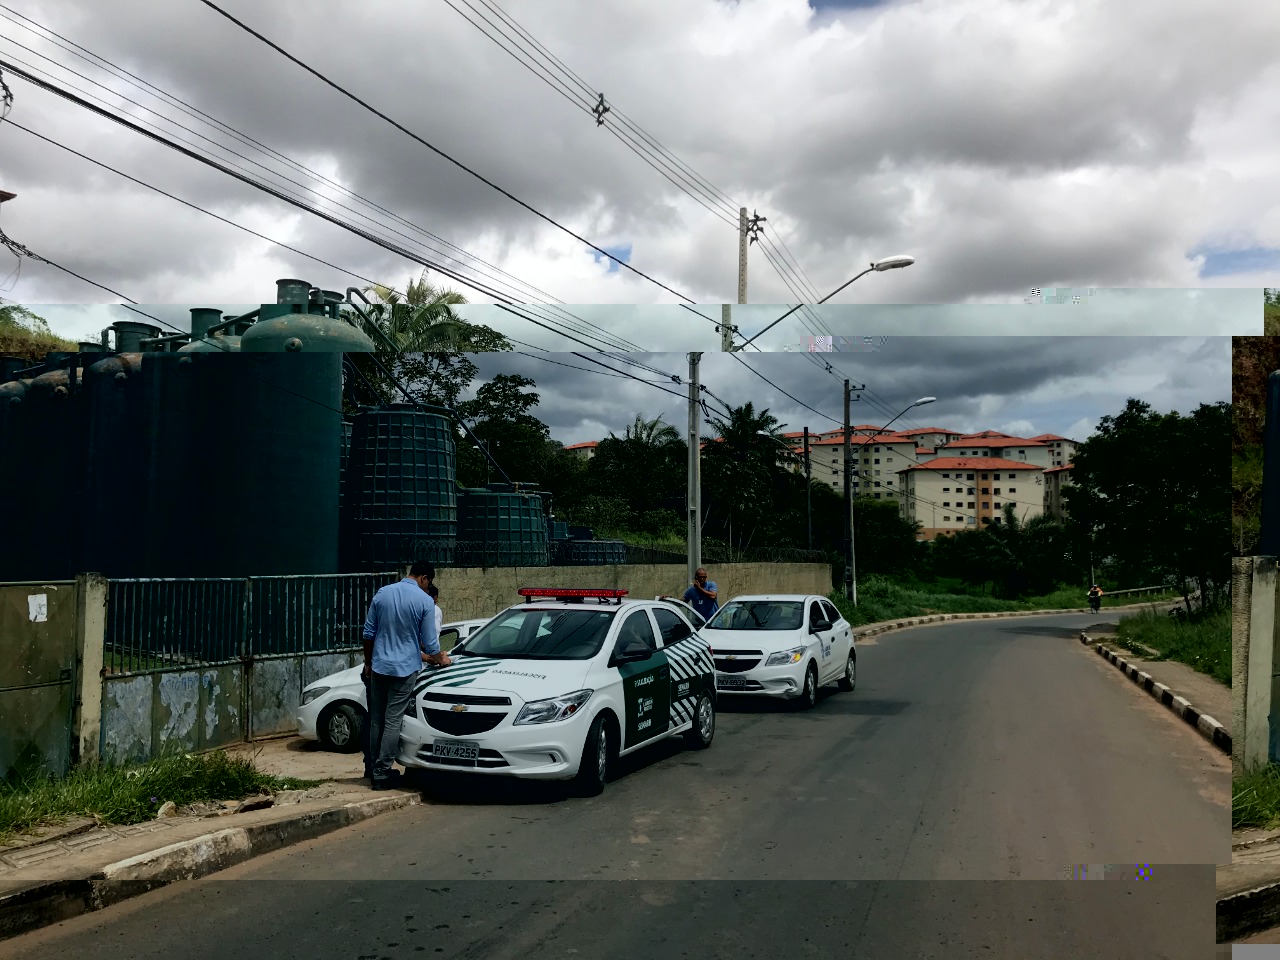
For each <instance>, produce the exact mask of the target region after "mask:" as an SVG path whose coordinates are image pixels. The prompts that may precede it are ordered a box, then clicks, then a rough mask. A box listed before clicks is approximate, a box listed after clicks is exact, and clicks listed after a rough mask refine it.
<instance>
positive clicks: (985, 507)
mask: <svg viewBox="0 0 1280 960" xmlns="http://www.w3.org/2000/svg"><path fill="white" fill-rule="evenodd" d="M982 509H983V510H990V509H991V501H989V500H988V501H986V502H984V503H983V504H982Z"/></svg>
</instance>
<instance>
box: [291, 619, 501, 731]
mask: <svg viewBox="0 0 1280 960" xmlns="http://www.w3.org/2000/svg"><path fill="white" fill-rule="evenodd" d="M488 622H489V619H488V618H487V617H486V618H484V619H483V620H460V621H458V622H456V623H446V624H444V625H443V626H442V627H441V628H440V649H441V650H444V651H445V652H449V651H450V650H454V649H456V648H457V647H458V645H459V644H461V643H463V642H464V641H465V640H466V639H467V637H469V636H471V635H472V634H473V633H475V632H476V631H477V630H479V629H480V628H481V627H483V626H484V625H485V624H486V623H488ZM363 671H364V665H363V664H357V665H356V666H354V667H350V668H349V669H346V670H339V671H338V672H337V673H331V674H329V676H327V677H322V678H321V679H319V680H317V681H316V682H315V683H311V684H308V685H307V686H306V687H305V688H303V691H302V703H301V704H300V705H299V707H298V736H300V737H302V738H303V739H304V740H319V741H320V742H321V743H322V744H324V746H325V747H326V748H327V749H329V750H336V751H338V752H339V753H355V752H356V751H357V750H359V749H360V729H361V727H362V726H363V725H364V718H365V714H366V713H368V710H369V708H368V704H367V703H366V702H365V689H364V681H363V680H362V679H361V678H360V674H361V673H362V672H363Z"/></svg>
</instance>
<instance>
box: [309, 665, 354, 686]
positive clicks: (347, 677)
mask: <svg viewBox="0 0 1280 960" xmlns="http://www.w3.org/2000/svg"><path fill="white" fill-rule="evenodd" d="M362 670H364V666H363V665H362V666H358V667H350V668H348V669H346V670H339V671H338V672H337V673H331V674H329V675H328V676H327V677H321V678H320V679H319V680H317V681H315V682H314V683H308V684H307V685H306V686H305V687H303V688H302V689H303V690H310V689H311V688H312V687H349V686H357V687H358V686H361V685H362V681H361V679H360V673H361V671H362Z"/></svg>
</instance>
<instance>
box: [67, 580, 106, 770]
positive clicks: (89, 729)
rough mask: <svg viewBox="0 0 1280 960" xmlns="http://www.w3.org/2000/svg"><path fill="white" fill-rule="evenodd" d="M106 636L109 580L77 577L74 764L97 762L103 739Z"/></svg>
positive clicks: (73, 727) (72, 739) (73, 717)
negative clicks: (103, 675) (103, 676)
mask: <svg viewBox="0 0 1280 960" xmlns="http://www.w3.org/2000/svg"><path fill="white" fill-rule="evenodd" d="M106 638H107V580H106V577H104V576H102V575H101V574H97V573H82V574H80V575H79V576H77V577H76V681H75V682H76V700H75V708H74V710H73V712H72V718H71V723H72V728H71V730H72V736H71V753H72V756H71V760H72V763H84V764H96V763H97V762H98V756H99V751H98V746H99V743H100V742H101V738H102V667H103V648H104V646H105V644H106Z"/></svg>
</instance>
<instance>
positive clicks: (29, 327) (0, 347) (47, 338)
mask: <svg viewBox="0 0 1280 960" xmlns="http://www.w3.org/2000/svg"><path fill="white" fill-rule="evenodd" d="M74 349H76V344H75V343H74V342H72V341H70V340H63V339H62V338H61V337H59V336H57V335H56V334H55V333H54V332H53V331H52V330H50V329H49V323H48V321H47V320H45V319H44V317H41V316H38V315H37V314H34V313H32V312H31V311H30V310H28V309H27V308H26V307H20V306H18V305H17V304H6V305H4V306H0V356H4V357H22V359H24V360H31V361H33V362H34V361H39V360H43V359H44V355H45V354H46V353H50V352H54V351H58V350H74Z"/></svg>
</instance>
